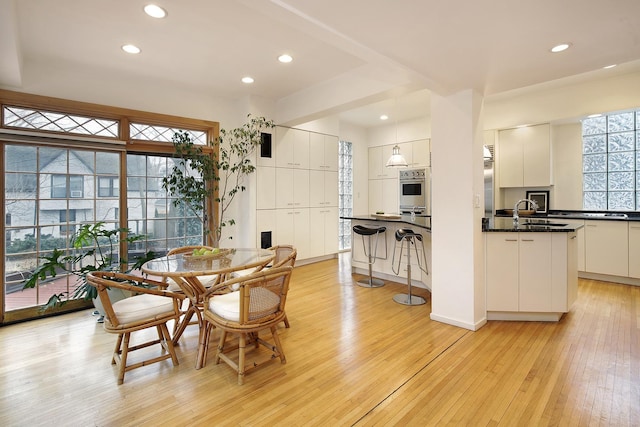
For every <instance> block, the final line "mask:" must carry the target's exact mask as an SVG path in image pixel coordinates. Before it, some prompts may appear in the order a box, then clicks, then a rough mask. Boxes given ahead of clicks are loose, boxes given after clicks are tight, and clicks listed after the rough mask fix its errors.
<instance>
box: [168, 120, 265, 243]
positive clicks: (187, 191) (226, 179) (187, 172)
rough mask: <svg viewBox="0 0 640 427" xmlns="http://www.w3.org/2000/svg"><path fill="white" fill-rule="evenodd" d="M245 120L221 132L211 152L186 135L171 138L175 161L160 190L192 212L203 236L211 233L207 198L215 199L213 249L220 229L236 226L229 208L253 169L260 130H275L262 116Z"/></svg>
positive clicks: (178, 133) (220, 233) (181, 133)
mask: <svg viewBox="0 0 640 427" xmlns="http://www.w3.org/2000/svg"><path fill="white" fill-rule="evenodd" d="M247 119H248V120H247V122H246V123H245V124H243V125H242V126H241V127H238V128H235V129H232V130H230V131H227V130H225V129H220V135H219V136H218V137H217V138H216V139H215V140H214V141H209V142H208V143H207V145H206V147H208V148H211V150H205V149H203V148H204V147H205V146H202V145H197V144H194V142H193V140H192V139H191V137H190V136H189V134H188V133H187V132H176V133H175V134H174V136H173V146H174V149H175V156H176V157H177V158H178V161H177V164H176V166H174V168H173V170H172V171H171V174H169V176H167V177H166V178H163V180H162V187H163V188H164V189H165V190H166V191H167V193H168V194H169V195H170V196H175V197H176V198H175V200H174V202H173V203H174V206H175V207H177V208H179V207H183V208H184V207H186V208H188V209H190V210H191V211H192V212H194V214H195V215H196V216H197V217H198V219H200V221H201V222H202V225H203V231H204V232H205V234H207V233H209V232H210V229H209V227H208V226H207V223H208V218H207V210H206V209H205V206H206V202H207V200H208V199H210V198H214V199H213V200H214V201H215V202H216V203H218V210H217V212H218V217H217V218H214V223H213V233H214V235H213V236H212V237H213V244H214V246H218V245H219V243H220V239H221V238H222V231H223V228H224V227H226V226H232V225H234V224H235V220H234V219H233V218H229V217H228V209H229V207H230V205H231V203H232V202H233V200H234V198H235V196H236V195H237V194H238V193H240V192H242V191H244V190H245V188H246V187H245V185H244V178H246V177H247V176H248V175H249V174H251V173H253V172H254V171H255V169H256V167H255V166H254V165H253V163H252V162H251V157H252V156H253V154H254V153H255V151H256V148H257V147H259V146H260V144H261V143H262V130H264V129H271V128H274V127H275V124H274V122H273V121H272V120H267V119H266V118H264V117H252V116H251V114H249V115H247ZM216 148H217V150H216ZM210 153H213V154H210ZM227 238H228V239H232V238H233V237H232V236H228V237H227Z"/></svg>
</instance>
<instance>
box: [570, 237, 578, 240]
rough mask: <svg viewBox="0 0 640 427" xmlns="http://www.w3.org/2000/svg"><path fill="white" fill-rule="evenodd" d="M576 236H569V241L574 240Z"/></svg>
mask: <svg viewBox="0 0 640 427" xmlns="http://www.w3.org/2000/svg"><path fill="white" fill-rule="evenodd" d="M577 237H578V236H571V237H569V238H570V239H571V240H573V239H576V238H577Z"/></svg>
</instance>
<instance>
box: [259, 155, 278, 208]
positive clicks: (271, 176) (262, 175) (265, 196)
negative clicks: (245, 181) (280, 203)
mask: <svg viewBox="0 0 640 427" xmlns="http://www.w3.org/2000/svg"><path fill="white" fill-rule="evenodd" d="M256 181H257V185H256V187H257V190H256V192H257V195H256V198H257V201H256V206H257V208H258V209H275V207H276V168H273V167H268V166H264V167H258V168H256Z"/></svg>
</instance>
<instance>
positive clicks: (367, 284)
mask: <svg viewBox="0 0 640 427" xmlns="http://www.w3.org/2000/svg"><path fill="white" fill-rule="evenodd" d="M356 283H357V285H358V286H362V287H363V288H379V287H381V286H384V282H383V281H382V280H380V279H374V278H370V277H367V278H364V279H360V280H358V281H357V282H356Z"/></svg>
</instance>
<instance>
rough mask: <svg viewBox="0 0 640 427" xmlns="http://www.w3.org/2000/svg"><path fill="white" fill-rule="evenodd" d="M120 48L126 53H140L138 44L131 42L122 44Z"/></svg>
mask: <svg viewBox="0 0 640 427" xmlns="http://www.w3.org/2000/svg"><path fill="white" fill-rule="evenodd" d="M122 50H124V51H125V52H127V53H133V54H135V53H140V48H139V47H138V46H134V45H132V44H125V45H123V46H122Z"/></svg>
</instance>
